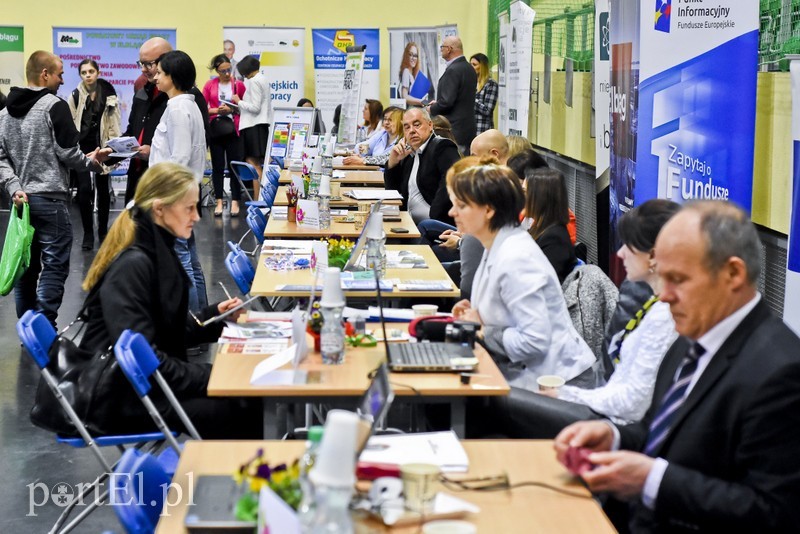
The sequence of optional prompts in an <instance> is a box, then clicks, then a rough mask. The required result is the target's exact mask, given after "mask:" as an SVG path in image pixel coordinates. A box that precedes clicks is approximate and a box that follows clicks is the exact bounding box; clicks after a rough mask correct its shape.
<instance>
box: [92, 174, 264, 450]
mask: <svg viewBox="0 0 800 534" xmlns="http://www.w3.org/2000/svg"><path fill="white" fill-rule="evenodd" d="M197 198H198V186H197V180H196V177H195V174H194V173H193V172H192V171H191V170H189V169H188V168H187V167H184V166H182V165H178V164H176V163H159V164H156V165H153V166H152V167H150V168H149V169H148V170H147V172H145V173H144V175H142V178H141V180H140V181H139V184H138V186H137V188H136V194H135V196H134V200H133V203H132V204H133V205H132V206H131V205H129V207H128V208H126V209H125V210H123V212H122V213H121V214H120V215H119V217H117V219H116V220H115V221H114V224H113V225H112V226H111V229H110V230H109V232H108V236H107V237H106V239H105V241H103V244H102V246H101V247H100V250H99V252H98V254H97V256H96V257H95V259H94V261H93V262H92V265H91V267H90V268H89V273H88V274H87V275H86V279H85V280H84V282H83V289H84V290H86V291H89V296H88V297H87V299H86V300H87V310H86V315H87V325H86V333H85V334H84V337H83V339H82V340H81V347H83V348H84V349H87V350H90V351H97V350H104V349H105V348H107V347H109V346H110V345H113V344H114V343H115V342H116V340H117V338H118V337H119V335H120V334H121V333H122V332H123V331H124V330H126V329H131V330H133V331H135V332H138V333H140V334H142V335H143V336H144V337H145V338H146V339H147V341H148V342H150V344H151V345H153V346H154V347H155V349H156V350H157V352H158V357H159V360H160V366H159V369H160V370H161V372H162V374H163V375H164V378H165V379H166V380H167V382H168V383H169V384H170V386H171V387H172V389H173V391H174V392H175V394H176V395H177V397H178V398H179V399H180V400H181V404H182V405H183V407H184V409H186V411H187V413H189V416H190V417H191V419H192V420H193V422H194V424H195V426H197V428H198V431H199V432H200V435H201V436H203V437H206V438H208V437H212V436H217V437H231V435H232V434H238V435H241V431H242V430H243V429H245V428H249V427H251V426H252V424H253V423H257V421H258V415H257V413H258V410H256V412H255V414H253V412H252V411H250V410H245V411H246V412H248V411H249V412H250V415H251V416H253V417H254V419H253V420H250V421H247V422H246V424H244V425H241V423H243V421H242V420H241V418H238V417H237V410H239V409H242V406H240V403H238V401H228V400H224V399H209V398H207V397H206V394H205V392H206V386H207V384H208V377H209V374H210V366H208V365H205V364H196V363H190V362H188V361H187V356H186V349H187V347H188V346H190V345H196V344H199V343H209V342H213V341H216V340H217V339H218V338H219V335H220V334H221V332H222V325H221V323H214V324H212V325H209V326H206V327H201V326H199V325H198V324H197V322H196V321H195V320H194V318H192V316H191V315H189V313H188V306H189V279H188V278H187V276H186V273H185V272H184V271H183V269H182V268H181V264H180V262H179V261H178V257H177V255H176V254H175V251H174V244H175V240H176V239H178V238H182V239H188V238H189V236H190V235H191V233H192V227H193V226H194V224H195V223H196V222H197V221H198V220H199V216H198V213H197ZM239 304H241V300H239V299H238V298H232V299H229V300H225V301H222V302H220V303H217V304H215V305H212V306H209V307H207V308H205V309H203V310H201V311H200V312H198V314H197V317H198V318H199V319H200V320H201V321H202V320H203V319H207V318H210V317H213V316H214V315H216V314H219V313H223V312H225V311H228V310H230V309H232V308H235V307H236V306H238V305H239ZM235 316H236V313H234V314H232V317H233V318H234V320H235ZM123 382H124V380H123ZM125 385H126V386H127V384H125ZM132 394H133V390H132V389H131V388H129V387H128V388H120V391H119V397H115V398H114V399H108V401H109V402H114V403H116V402H117V401H119V403H120V406H121V407H122V408H121V413H120V414H119V415H120V417H118V418H114V420H112V421H106V422H103V428H104V430H106V431H107V432H109V433H117V432H123V431H124V432H127V433H131V432H140V431H148V430H150V429H151V427H152V426H153V423H152V420H151V419H150V418H149V416H148V415H147V413H146V412H145V411H144V410H140V409H139V408H142V405H141V403H139V402H138V401H137V400H136V399H135V398H132V397H131V398H129V396H130V395H132ZM156 404H157V405H159V404H161V405H163V406H161V405H159V410H160V411H161V413H162V414H165V416H166V417H167V419H168V422H169V424H170V425H172V424H175V425H176V426H178V428H182V425H181V424H180V421H179V419H178V418H177V417H174V411H172V410H171V409H170V408H169V403H167V402H165V401H164V399H161V402H160V403H159V402H158V401H157V402H156ZM231 418H234V419H238V421H239V423H234V421H233V420H232V419H231ZM237 424H240V425H241V428H236V426H237ZM256 426H257V425H256ZM153 430H154V429H153ZM252 434H253V437H255V435H257V433H256V432H253V433H252Z"/></svg>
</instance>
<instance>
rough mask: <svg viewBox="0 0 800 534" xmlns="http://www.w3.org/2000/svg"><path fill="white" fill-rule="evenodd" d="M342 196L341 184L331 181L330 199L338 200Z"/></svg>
mask: <svg viewBox="0 0 800 534" xmlns="http://www.w3.org/2000/svg"><path fill="white" fill-rule="evenodd" d="M341 196H342V184H340V183H339V182H334V181H331V197H335V198H339V197H341Z"/></svg>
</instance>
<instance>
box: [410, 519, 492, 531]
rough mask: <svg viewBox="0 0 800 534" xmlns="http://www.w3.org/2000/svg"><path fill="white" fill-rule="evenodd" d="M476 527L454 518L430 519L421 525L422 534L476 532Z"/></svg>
mask: <svg viewBox="0 0 800 534" xmlns="http://www.w3.org/2000/svg"><path fill="white" fill-rule="evenodd" d="M477 532H478V527H476V526H475V525H473V524H472V523H469V522H467V521H457V520H454V519H447V520H439V521H431V522H429V523H425V524H424V525H422V534H477Z"/></svg>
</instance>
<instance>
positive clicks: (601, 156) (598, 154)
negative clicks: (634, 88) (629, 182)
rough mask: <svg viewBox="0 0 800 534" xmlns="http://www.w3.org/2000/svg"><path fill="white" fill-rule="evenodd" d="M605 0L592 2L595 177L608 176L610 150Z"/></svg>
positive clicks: (609, 75)
mask: <svg viewBox="0 0 800 534" xmlns="http://www.w3.org/2000/svg"><path fill="white" fill-rule="evenodd" d="M608 8H609V6H608V0H595V7H594V14H595V22H594V130H595V134H594V135H595V177H596V178H600V177H601V176H603V175H604V174H607V173H608V165H609V149H610V147H611V129H610V126H609V124H610V121H611V33H610V32H611V30H610V27H609V24H608V18H609V17H608Z"/></svg>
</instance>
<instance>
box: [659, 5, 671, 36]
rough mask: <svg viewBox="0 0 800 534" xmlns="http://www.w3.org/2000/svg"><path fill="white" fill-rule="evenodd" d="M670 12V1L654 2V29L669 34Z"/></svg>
mask: <svg viewBox="0 0 800 534" xmlns="http://www.w3.org/2000/svg"><path fill="white" fill-rule="evenodd" d="M671 12H672V0H656V14H655V17H656V20H655V29H656V30H657V31H660V32H664V33H669V20H670V13H671Z"/></svg>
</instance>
